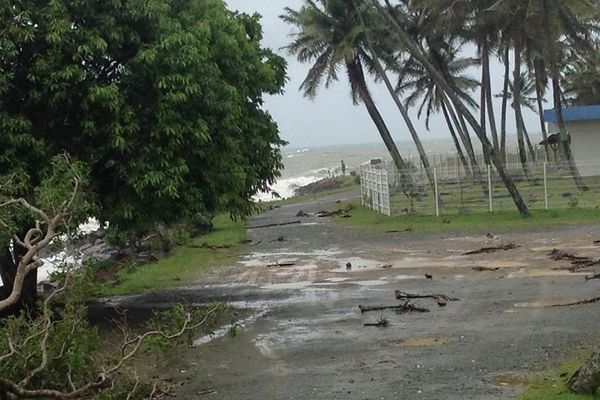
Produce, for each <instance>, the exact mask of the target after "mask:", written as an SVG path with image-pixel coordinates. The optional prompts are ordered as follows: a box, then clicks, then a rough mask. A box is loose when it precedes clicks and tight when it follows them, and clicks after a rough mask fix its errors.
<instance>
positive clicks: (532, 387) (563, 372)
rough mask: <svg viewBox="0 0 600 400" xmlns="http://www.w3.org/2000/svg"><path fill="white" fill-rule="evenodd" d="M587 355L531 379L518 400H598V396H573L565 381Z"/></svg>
mask: <svg viewBox="0 0 600 400" xmlns="http://www.w3.org/2000/svg"><path fill="white" fill-rule="evenodd" d="M587 356H588V354H583V353H582V354H580V355H578V356H577V357H574V358H573V359H571V360H569V361H567V362H566V363H564V364H562V365H561V366H560V367H558V368H556V369H553V370H550V371H548V372H546V373H543V374H541V375H539V376H535V377H531V378H529V379H528V382H527V383H526V385H525V387H526V389H525V391H524V392H523V393H521V394H520V395H519V396H518V399H520V400H599V399H600V394H596V395H592V396H587V395H579V394H574V393H571V392H570V391H569V389H568V388H567V385H566V383H567V380H568V379H569V378H570V377H571V375H573V373H574V372H575V371H577V368H579V367H580V366H581V365H582V364H583V362H584V361H585V359H586V357H587Z"/></svg>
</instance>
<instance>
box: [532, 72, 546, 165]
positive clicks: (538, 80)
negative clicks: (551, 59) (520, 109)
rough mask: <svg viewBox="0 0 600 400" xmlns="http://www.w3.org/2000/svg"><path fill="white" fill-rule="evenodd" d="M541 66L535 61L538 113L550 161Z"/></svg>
mask: <svg viewBox="0 0 600 400" xmlns="http://www.w3.org/2000/svg"><path fill="white" fill-rule="evenodd" d="M540 69H541V67H540V65H539V61H534V75H535V97H536V100H537V107H538V115H539V117H540V127H541V128H542V138H543V139H544V142H543V143H544V152H545V153H546V161H550V149H549V147H550V146H549V145H548V131H547V130H546V120H545V119H544V105H543V101H544V89H543V87H542V76H541V71H540Z"/></svg>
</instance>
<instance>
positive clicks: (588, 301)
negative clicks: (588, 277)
mask: <svg viewBox="0 0 600 400" xmlns="http://www.w3.org/2000/svg"><path fill="white" fill-rule="evenodd" d="M598 302H600V297H594V298H591V299H584V300H580V301H576V302H575V303H568V304H554V305H553V306H552V307H572V306H582V305H585V304H594V303H598Z"/></svg>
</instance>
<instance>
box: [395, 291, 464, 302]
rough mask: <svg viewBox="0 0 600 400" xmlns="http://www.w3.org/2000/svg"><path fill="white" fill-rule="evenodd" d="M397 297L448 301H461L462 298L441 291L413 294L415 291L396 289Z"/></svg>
mask: <svg viewBox="0 0 600 400" xmlns="http://www.w3.org/2000/svg"><path fill="white" fill-rule="evenodd" d="M396 299H398V300H409V299H434V300H438V299H441V300H444V301H446V302H448V301H460V299H457V298H455V297H450V296H446V295H445V294H439V293H435V294H413V293H406V292H403V291H401V290H396Z"/></svg>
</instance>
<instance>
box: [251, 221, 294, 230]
mask: <svg viewBox="0 0 600 400" xmlns="http://www.w3.org/2000/svg"><path fill="white" fill-rule="evenodd" d="M301 223H302V221H292V222H282V223H280V224H267V225H256V226H248V229H261V228H274V227H277V226H287V225H298V224H301Z"/></svg>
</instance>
